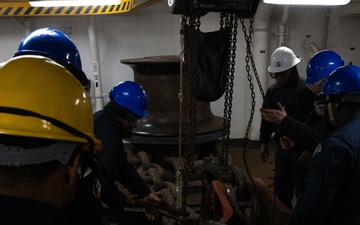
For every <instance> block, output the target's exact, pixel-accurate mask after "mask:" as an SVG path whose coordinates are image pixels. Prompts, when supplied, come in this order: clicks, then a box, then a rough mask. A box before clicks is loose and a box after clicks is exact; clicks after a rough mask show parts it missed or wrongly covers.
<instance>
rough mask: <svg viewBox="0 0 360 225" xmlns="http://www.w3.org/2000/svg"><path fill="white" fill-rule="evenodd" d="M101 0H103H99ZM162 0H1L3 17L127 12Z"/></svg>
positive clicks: (0, 10) (0, 12)
mask: <svg viewBox="0 0 360 225" xmlns="http://www.w3.org/2000/svg"><path fill="white" fill-rule="evenodd" d="M99 2H101V1H99ZM158 2H160V0H122V1H121V4H118V5H92V6H63V7H59V6H56V7H32V6H30V4H29V1H24V0H0V16H1V17H30V16H89V15H106V14H117V13H126V12H130V11H132V10H137V9H142V8H145V7H148V6H150V5H152V4H155V3H158Z"/></svg>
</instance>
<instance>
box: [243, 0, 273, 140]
mask: <svg viewBox="0 0 360 225" xmlns="http://www.w3.org/2000/svg"><path fill="white" fill-rule="evenodd" d="M273 8H274V5H273V4H266V3H264V2H263V1H260V2H259V5H258V8H257V10H256V13H255V15H254V36H253V43H252V44H253V56H254V61H255V65H256V70H257V73H258V75H259V79H260V82H261V86H262V88H263V89H264V91H266V88H267V85H266V84H267V83H268V79H269V76H268V71H267V67H268V63H269V53H268V50H269V47H268V45H269V31H270V28H269V23H270V18H271V14H272V12H273ZM253 82H256V80H255V79H254V80H253ZM254 86H257V84H254ZM254 91H255V102H256V105H255V115H254V118H253V124H252V129H251V132H250V137H249V138H250V140H258V139H259V135H260V123H261V116H260V114H259V109H260V107H261V105H262V102H263V98H262V96H261V93H260V91H259V89H255V90H254Z"/></svg>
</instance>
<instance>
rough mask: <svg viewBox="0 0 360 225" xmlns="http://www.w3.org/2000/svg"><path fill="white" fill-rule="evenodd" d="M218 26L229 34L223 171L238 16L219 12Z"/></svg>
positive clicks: (225, 162) (222, 149) (231, 97)
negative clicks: (225, 28) (225, 29)
mask: <svg viewBox="0 0 360 225" xmlns="http://www.w3.org/2000/svg"><path fill="white" fill-rule="evenodd" d="M220 19H221V20H220V28H221V29H224V25H225V27H227V28H228V29H229V31H230V34H229V50H228V61H227V64H228V65H227V77H226V84H225V96H224V117H223V120H224V121H223V128H224V129H223V136H222V142H221V144H222V145H221V155H220V157H219V161H220V165H221V167H222V169H223V170H224V171H228V170H229V168H228V167H229V162H228V155H229V140H230V128H231V114H232V100H233V88H234V73H235V58H236V42H237V39H236V36H237V27H238V22H237V21H238V17H237V15H235V14H234V13H221V14H220Z"/></svg>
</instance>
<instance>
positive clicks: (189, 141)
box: [177, 2, 200, 211]
mask: <svg viewBox="0 0 360 225" xmlns="http://www.w3.org/2000/svg"><path fill="white" fill-rule="evenodd" d="M194 4H195V3H194V2H189V3H188V5H189V8H188V9H187V10H188V13H185V14H184V15H183V16H182V21H181V31H180V33H181V34H182V36H183V37H182V38H183V42H182V43H183V49H182V58H181V75H180V94H179V97H180V100H179V101H180V126H179V156H180V157H181V159H182V170H177V182H178V184H177V185H179V189H180V190H181V194H179V195H178V198H177V207H179V208H180V207H182V209H183V210H184V211H185V209H186V205H187V204H186V199H187V189H188V181H189V175H190V173H191V171H193V170H194V161H195V159H194V156H195V144H196V109H197V105H196V96H197V89H198V86H197V77H198V72H199V70H198V54H199V51H198V48H199V44H198V43H199V35H200V16H199V14H198V13H197V12H195V11H194V10H193V9H194ZM180 173H181V175H180ZM181 183H182V187H180V184H181ZM180 195H181V199H180Z"/></svg>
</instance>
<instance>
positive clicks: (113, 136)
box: [94, 104, 150, 217]
mask: <svg viewBox="0 0 360 225" xmlns="http://www.w3.org/2000/svg"><path fill="white" fill-rule="evenodd" d="M94 121H95V123H94V133H95V136H96V138H98V139H100V140H101V142H102V146H103V150H102V151H99V152H97V154H98V156H99V159H100V161H101V162H102V164H103V165H104V168H105V172H106V174H107V176H108V178H109V180H110V181H111V182H115V181H119V182H120V183H121V184H122V185H124V186H125V187H126V188H127V189H128V190H129V191H130V192H131V193H132V194H136V195H138V197H139V198H144V197H145V196H147V195H148V194H150V188H149V187H148V186H147V184H146V183H145V181H144V180H143V179H142V178H141V177H140V175H139V173H138V172H137V170H136V168H135V166H134V165H132V164H131V163H129V162H128V161H127V154H126V152H125V150H124V145H123V140H122V138H123V137H124V134H125V133H126V131H125V128H123V126H122V125H121V123H120V121H119V119H118V118H117V117H116V115H115V113H114V112H113V110H112V108H111V105H110V104H107V105H106V106H105V107H104V109H103V110H100V111H98V112H96V113H95V114H94ZM101 199H102V201H103V202H104V203H106V204H107V205H108V206H109V207H110V208H112V209H115V211H116V213H117V214H119V216H120V217H121V216H122V215H121V211H122V210H123V208H124V206H125V203H126V196H125V195H124V194H123V193H121V192H120V191H119V192H118V193H117V196H114V193H107V192H106V190H105V192H103V193H102V197H101Z"/></svg>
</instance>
